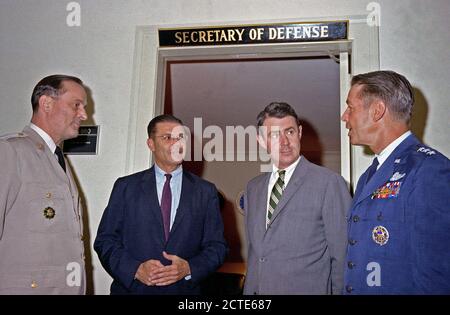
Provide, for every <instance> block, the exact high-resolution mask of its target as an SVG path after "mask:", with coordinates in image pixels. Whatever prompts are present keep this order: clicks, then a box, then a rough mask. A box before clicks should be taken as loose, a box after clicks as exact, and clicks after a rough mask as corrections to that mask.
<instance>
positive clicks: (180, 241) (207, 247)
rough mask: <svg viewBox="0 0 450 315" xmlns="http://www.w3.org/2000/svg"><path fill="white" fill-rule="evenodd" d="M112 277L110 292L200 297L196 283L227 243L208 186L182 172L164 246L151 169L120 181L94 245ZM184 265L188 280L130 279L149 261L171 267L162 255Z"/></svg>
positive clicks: (218, 259) (218, 262)
mask: <svg viewBox="0 0 450 315" xmlns="http://www.w3.org/2000/svg"><path fill="white" fill-rule="evenodd" d="M94 249H95V251H96V252H97V254H98V256H99V258H100V261H101V263H102V265H103V266H104V268H105V269H106V271H107V272H108V273H109V274H110V275H111V276H112V277H113V279H114V281H113V283H112V285H111V294H199V293H200V287H199V283H200V282H201V280H202V279H204V278H205V277H206V276H207V275H208V274H210V273H212V272H214V271H215V270H216V269H217V268H218V267H220V265H221V264H222V263H223V261H224V259H225V255H226V253H227V250H228V248H227V245H226V242H225V239H224V237H223V223H222V218H221V214H220V210H219V202H218V194H217V190H216V188H215V187H214V185H213V184H211V183H209V182H207V181H205V180H203V179H201V178H199V177H197V176H195V175H193V174H191V173H189V172H186V171H183V179H182V188H181V198H180V204H179V207H178V209H177V214H176V217H175V221H174V223H173V226H172V229H171V230H170V234H169V238H168V240H167V242H166V241H165V237H164V228H163V221H162V215H161V208H160V206H159V202H158V196H157V192H156V179H155V169H154V167H152V168H151V169H149V170H146V171H143V172H139V173H136V174H132V175H129V176H126V177H122V178H119V179H118V180H117V181H116V183H115V184H114V188H113V191H112V193H111V198H110V200H109V203H108V206H107V207H106V209H105V212H104V213H103V217H102V219H101V222H100V226H99V228H98V232H97V237H96V239H95V243H94ZM163 251H166V252H167V253H168V254H171V255H177V256H179V257H181V258H183V259H185V260H187V261H188V263H189V266H190V269H191V279H190V280H185V279H181V280H179V281H178V282H175V283H173V284H171V285H168V286H146V285H144V284H143V283H141V282H140V281H139V280H135V279H134V276H135V273H136V271H137V269H138V267H139V265H140V264H141V263H142V262H144V261H146V260H148V259H157V260H160V261H161V262H162V263H163V264H166V265H167V264H170V261H167V260H166V259H165V258H164V257H163V256H162V252H163Z"/></svg>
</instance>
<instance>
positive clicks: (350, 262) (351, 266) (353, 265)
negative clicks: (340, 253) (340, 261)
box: [347, 261, 355, 269]
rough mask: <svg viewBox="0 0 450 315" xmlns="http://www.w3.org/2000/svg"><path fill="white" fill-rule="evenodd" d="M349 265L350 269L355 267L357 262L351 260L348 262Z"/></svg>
mask: <svg viewBox="0 0 450 315" xmlns="http://www.w3.org/2000/svg"><path fill="white" fill-rule="evenodd" d="M347 266H348V268H349V269H353V267H355V263H354V262H353V261H349V262H348V263H347Z"/></svg>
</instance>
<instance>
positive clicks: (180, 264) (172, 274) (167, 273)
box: [151, 252, 191, 286]
mask: <svg viewBox="0 0 450 315" xmlns="http://www.w3.org/2000/svg"><path fill="white" fill-rule="evenodd" d="M163 256H164V258H166V259H167V260H170V261H171V262H172V264H171V265H168V266H162V267H159V268H157V269H156V270H155V272H154V273H152V277H151V283H152V284H154V285H157V286H164V285H169V284H172V283H175V282H177V281H178V280H180V279H183V278H184V277H186V276H187V275H190V274H191V268H190V267H189V263H188V262H187V261H186V260H184V259H183V258H180V257H178V256H176V255H169V254H167V253H166V252H163Z"/></svg>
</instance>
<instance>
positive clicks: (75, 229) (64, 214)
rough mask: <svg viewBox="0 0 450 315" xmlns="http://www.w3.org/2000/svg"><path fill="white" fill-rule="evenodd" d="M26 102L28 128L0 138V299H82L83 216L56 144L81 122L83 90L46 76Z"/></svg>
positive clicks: (68, 81)
mask: <svg viewBox="0 0 450 315" xmlns="http://www.w3.org/2000/svg"><path fill="white" fill-rule="evenodd" d="M31 103H32V108H33V116H32V118H31V124H30V125H29V126H26V127H25V129H24V130H23V131H22V132H20V133H15V134H11V135H7V136H3V137H0V160H1V161H2V165H1V167H0V179H1V184H0V294H84V293H85V264H84V246H83V236H82V231H83V228H82V218H81V215H82V210H81V207H80V202H79V197H78V190H77V187H76V185H75V182H74V180H73V177H72V173H71V170H70V167H69V165H68V164H67V163H66V162H65V160H64V157H63V154H62V152H61V151H60V148H59V147H58V145H59V144H60V143H61V142H62V141H63V140H66V139H70V138H74V137H76V136H77V135H78V129H79V127H80V123H81V121H82V120H85V119H86V118H87V114H86V111H85V106H86V91H85V88H84V87H83V83H82V82H81V80H80V79H78V78H75V77H71V76H66V75H52V76H48V77H46V78H44V79H42V80H41V81H40V82H39V83H38V84H37V85H36V87H35V88H34V90H33V94H32V97H31Z"/></svg>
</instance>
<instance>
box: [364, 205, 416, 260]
mask: <svg viewBox="0 0 450 315" xmlns="http://www.w3.org/2000/svg"><path fill="white" fill-rule="evenodd" d="M373 202H374V205H373V206H372V207H371V208H370V209H369V210H368V212H367V213H366V215H367V216H366V220H367V224H368V226H369V230H370V231H368V232H370V237H371V239H372V242H373V244H374V245H375V246H374V247H373V249H374V250H373V251H372V254H373V255H374V256H375V257H383V258H385V259H387V260H389V259H399V258H406V257H405V255H406V253H407V249H408V246H409V243H408V225H407V222H406V217H405V205H404V203H403V201H402V199H400V198H391V199H381V200H373Z"/></svg>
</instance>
